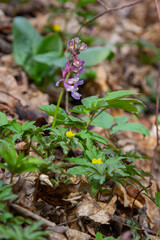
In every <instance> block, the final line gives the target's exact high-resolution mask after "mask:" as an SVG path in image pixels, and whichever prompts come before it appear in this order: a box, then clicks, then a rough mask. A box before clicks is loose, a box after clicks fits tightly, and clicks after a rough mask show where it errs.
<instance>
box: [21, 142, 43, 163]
mask: <svg viewBox="0 0 160 240" xmlns="http://www.w3.org/2000/svg"><path fill="white" fill-rule="evenodd" d="M25 142H26V143H27V144H28V145H30V146H31V148H32V149H33V150H34V151H35V152H36V153H37V154H38V155H39V156H41V157H42V158H43V159H44V156H43V154H42V153H41V152H40V151H38V149H37V148H36V147H34V146H33V144H32V143H31V142H30V143H29V142H28V141H27V139H25Z"/></svg>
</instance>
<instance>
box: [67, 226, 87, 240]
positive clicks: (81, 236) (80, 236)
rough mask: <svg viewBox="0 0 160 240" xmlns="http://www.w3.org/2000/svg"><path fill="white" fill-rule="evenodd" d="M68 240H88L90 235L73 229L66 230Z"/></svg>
mask: <svg viewBox="0 0 160 240" xmlns="http://www.w3.org/2000/svg"><path fill="white" fill-rule="evenodd" d="M66 235H67V237H68V240H89V239H90V235H88V234H86V233H83V232H80V231H78V230H75V229H68V230H67V232H66Z"/></svg>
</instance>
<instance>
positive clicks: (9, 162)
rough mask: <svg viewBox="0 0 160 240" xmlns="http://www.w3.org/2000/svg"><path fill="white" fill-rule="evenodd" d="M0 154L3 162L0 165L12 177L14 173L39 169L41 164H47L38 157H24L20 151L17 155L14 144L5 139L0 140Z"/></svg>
mask: <svg viewBox="0 0 160 240" xmlns="http://www.w3.org/2000/svg"><path fill="white" fill-rule="evenodd" d="M0 156H1V157H2V158H3V161H4V162H5V163H0V167H1V168H3V169H8V170H9V171H10V172H11V173H12V177H13V175H14V174H15V173H18V174H21V173H22V172H33V171H39V170H40V169H39V168H40V167H41V166H44V165H45V166H46V165H47V163H46V162H45V161H44V160H42V159H39V158H38V157H29V156H26V157H25V156H24V153H22V152H20V153H19V155H18V156H17V153H16V150H15V146H14V144H13V143H12V142H7V141H5V140H0ZM12 177H11V181H12Z"/></svg>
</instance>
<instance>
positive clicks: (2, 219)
mask: <svg viewBox="0 0 160 240" xmlns="http://www.w3.org/2000/svg"><path fill="white" fill-rule="evenodd" d="M16 197H17V195H15V194H12V185H11V184H10V185H4V186H3V182H2V181H0V236H1V239H7V240H17V239H18V240H22V239H23V240H29V239H33V240H45V239H46V237H45V236H46V235H48V233H49V232H47V231H42V230H41V226H42V222H33V221H31V220H29V219H25V218H23V217H21V216H14V215H13V214H12V213H11V212H9V210H8V208H7V205H6V204H5V201H8V200H11V199H14V198H16Z"/></svg>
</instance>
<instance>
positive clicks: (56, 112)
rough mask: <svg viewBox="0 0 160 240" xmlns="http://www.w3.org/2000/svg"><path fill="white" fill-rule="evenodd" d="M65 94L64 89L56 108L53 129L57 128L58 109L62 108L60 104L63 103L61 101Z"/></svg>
mask: <svg viewBox="0 0 160 240" xmlns="http://www.w3.org/2000/svg"><path fill="white" fill-rule="evenodd" d="M63 93H64V88H63V89H62V91H61V93H60V95H59V99H58V103H57V107H56V111H55V114H54V119H53V123H52V127H53V128H54V127H55V124H56V119H57V114H58V109H59V106H60V103H61V100H62V97H63Z"/></svg>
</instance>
